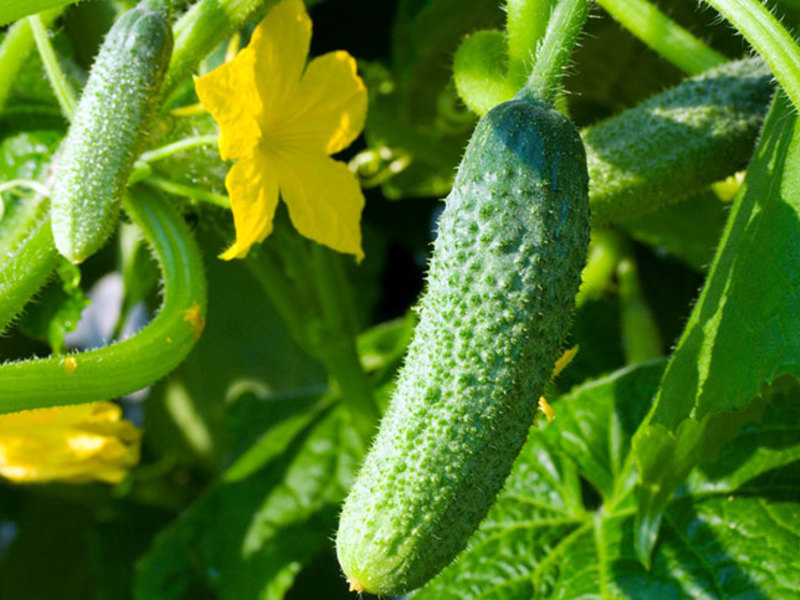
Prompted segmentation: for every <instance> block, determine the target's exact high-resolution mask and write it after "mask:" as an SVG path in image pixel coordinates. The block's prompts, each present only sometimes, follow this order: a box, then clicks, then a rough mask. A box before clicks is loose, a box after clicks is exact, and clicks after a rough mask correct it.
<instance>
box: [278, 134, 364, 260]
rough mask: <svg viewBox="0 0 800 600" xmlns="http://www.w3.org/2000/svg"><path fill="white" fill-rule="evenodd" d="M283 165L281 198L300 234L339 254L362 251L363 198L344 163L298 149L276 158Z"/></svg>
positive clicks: (357, 253) (281, 167) (290, 150)
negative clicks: (361, 222)
mask: <svg viewBox="0 0 800 600" xmlns="http://www.w3.org/2000/svg"><path fill="white" fill-rule="evenodd" d="M276 158H278V160H279V161H280V163H279V169H280V174H281V180H280V185H281V195H282V196H283V201H284V202H286V205H287V206H288V208H289V216H290V217H291V219H292V223H293V224H294V226H295V227H296V228H297V230H298V231H299V232H300V233H301V234H303V235H304V236H306V237H307V238H310V239H312V240H314V241H315V242H319V243H320V244H324V245H325V246H328V247H330V248H333V249H334V250H337V251H339V252H346V253H348V254H354V255H355V256H356V257H357V258H358V259H359V260H360V259H362V258H363V257H364V252H363V251H362V250H361V226H360V221H361V211H362V210H363V208H364V195H363V194H362V193H361V187H360V186H359V184H358V181H357V180H356V178H355V176H354V175H353V174H352V173H351V172H350V169H348V168H347V165H345V164H344V163H341V162H338V161H335V160H333V159H332V158H329V157H327V156H325V155H324V154H322V153H321V152H320V153H314V152H307V151H304V150H301V149H298V148H291V149H287V150H285V151H283V152H280V153H279V154H277V155H276Z"/></svg>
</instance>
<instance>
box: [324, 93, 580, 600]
mask: <svg viewBox="0 0 800 600" xmlns="http://www.w3.org/2000/svg"><path fill="white" fill-rule="evenodd" d="M588 240H589V206H588V179H587V172H586V160H585V154H584V148H583V144H582V143H581V139H580V136H579V135H578V132H577V131H576V130H575V128H574V127H573V125H572V123H570V122H569V120H567V119H566V118H565V117H564V116H562V115H561V114H560V113H558V112H556V111H555V110H553V109H551V108H549V107H547V106H545V105H543V104H538V103H532V102H528V101H523V100H512V101H510V102H505V103H503V104H500V105H499V106H497V107H495V108H494V109H492V110H491V111H490V112H488V113H487V114H486V115H485V116H484V117H483V118H482V119H481V120H480V122H479V124H478V126H477V128H476V129H475V132H474V134H473V136H472V139H471V140H470V143H469V146H468V147H467V151H466V154H465V155H464V158H463V160H462V163H461V166H460V167H459V170H458V174H457V175H456V179H455V183H454V186H453V189H452V191H451V193H450V195H449V196H448V197H447V199H446V207H445V210H444V212H443V214H442V216H441V219H440V221H439V233H438V237H437V239H436V242H435V245H434V250H433V256H432V259H431V262H430V268H429V273H428V288H427V291H426V293H425V295H424V297H423V298H422V300H421V301H420V306H419V313H420V321H419V324H418V326H417V329H416V330H415V335H414V339H413V341H412V343H411V346H410V348H409V352H408V355H407V357H406V362H405V365H404V367H403V369H402V370H401V373H400V376H399V380H398V384H397V388H396V391H395V393H394V396H393V398H392V401H391V403H390V406H389V409H388V411H387V413H386V416H385V417H384V419H383V421H382V423H381V427H380V430H379V432H378V433H377V435H376V438H375V441H374V443H373V446H372V448H371V449H370V451H369V453H368V455H367V457H366V459H365V463H364V465H363V466H362V468H361V472H360V473H359V476H358V478H357V480H356V482H355V485H354V486H353V488H352V490H351V492H350V495H349V496H348V498H347V500H346V502H345V505H344V509H343V513H342V516H341V520H340V526H339V533H338V536H337V551H338V555H339V562H340V564H341V566H342V569H343V571H344V573H345V575H346V576H347V577H348V579H349V581H350V582H351V584H352V585H353V587H355V588H356V589H358V588H363V589H364V590H366V591H369V592H372V593H375V594H381V595H394V594H401V593H404V592H406V591H409V590H411V589H414V588H416V587H419V586H421V585H422V584H424V583H425V582H426V581H428V580H429V579H430V578H431V577H433V576H434V575H436V573H438V572H439V571H440V570H441V569H442V568H444V567H445V566H446V565H447V564H448V563H449V562H450V561H451V560H452V559H453V558H454V557H455V556H456V555H457V554H458V553H459V552H460V551H461V550H462V549H463V548H464V546H465V544H466V542H467V540H468V538H469V537H470V535H471V534H472V532H473V531H474V530H475V529H476V528H477V526H478V524H479V522H480V521H481V519H482V518H483V517H484V516H485V514H486V512H487V510H488V509H489V507H490V506H491V504H492V502H493V501H494V499H495V497H496V495H497V493H498V491H499V490H500V488H501V487H502V485H503V482H504V480H505V479H506V476H507V475H508V473H509V471H510V469H511V466H512V463H513V462H514V459H515V458H516V456H517V454H518V453H519V451H520V449H521V448H522V446H523V444H524V442H525V439H526V437H527V433H528V429H529V427H530V425H531V423H532V421H533V418H534V416H535V413H536V407H537V400H538V398H539V396H540V395H541V392H542V388H543V386H544V384H545V382H546V381H547V380H548V377H549V374H550V372H551V371H552V368H553V365H554V363H555V360H556V358H557V355H558V352H559V350H560V348H561V345H562V343H563V341H564V337H565V335H566V333H567V331H568V328H569V325H570V320H571V313H572V309H573V305H574V298H575V294H576V293H577V291H578V286H579V283H580V272H581V269H582V267H583V265H584V263H585V260H586V249H587V244H588Z"/></svg>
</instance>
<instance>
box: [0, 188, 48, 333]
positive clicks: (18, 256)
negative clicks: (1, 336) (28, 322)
mask: <svg viewBox="0 0 800 600" xmlns="http://www.w3.org/2000/svg"><path fill="white" fill-rule="evenodd" d="M49 208H50V201H49V200H48V199H46V198H44V197H41V196H38V197H34V198H31V199H30V200H28V201H26V202H25V203H24V204H23V205H22V207H21V208H20V209H19V214H17V215H16V216H15V218H14V220H13V223H4V226H3V234H2V236H0V257H2V261H0V332H2V331H3V330H4V329H5V328H6V326H7V325H8V324H9V323H10V322H11V320H12V319H13V318H14V317H15V316H16V315H18V314H19V312H20V311H21V310H22V309H23V307H24V306H25V305H26V304H27V303H28V300H30V299H31V297H32V296H33V295H34V294H35V293H36V292H37V291H38V290H39V288H41V287H42V286H43V285H44V284H45V282H46V281H47V279H48V278H49V277H50V275H51V274H52V272H53V270H54V269H55V268H56V265H58V260H59V254H58V252H57V251H56V248H55V245H54V242H53V233H52V231H51V228H50V214H49V212H50V211H49Z"/></svg>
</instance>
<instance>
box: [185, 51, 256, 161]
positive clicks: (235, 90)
mask: <svg viewBox="0 0 800 600" xmlns="http://www.w3.org/2000/svg"><path fill="white" fill-rule="evenodd" d="M255 60H256V53H255V51H253V50H252V49H250V48H245V49H244V50H242V51H241V52H239V54H237V55H236V58H234V59H233V60H232V61H231V62H228V63H225V64H223V65H221V66H219V67H218V68H216V69H214V70H213V71H211V72H210V73H208V74H206V75H203V76H202V77H197V78H196V79H195V80H194V88H195V91H196V92H197V97H198V98H199V99H200V102H201V103H202V104H203V106H205V107H206V110H208V112H210V113H211V115H212V116H213V117H214V120H215V121H216V122H217V123H218V124H219V129H220V138H219V154H220V156H221V157H222V160H228V159H231V158H239V157H242V156H246V155H247V154H249V153H251V152H252V151H253V149H254V148H255V147H256V145H257V144H258V142H259V140H260V139H261V131H260V130H259V128H258V121H257V120H256V119H257V116H258V115H260V114H261V112H262V110H263V104H262V102H261V99H260V98H259V96H258V93H257V89H256V84H255V73H256V71H255Z"/></svg>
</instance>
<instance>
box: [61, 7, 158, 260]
mask: <svg viewBox="0 0 800 600" xmlns="http://www.w3.org/2000/svg"><path fill="white" fill-rule="evenodd" d="M171 52H172V29H171V28H170V25H169V22H168V20H167V16H166V15H165V14H164V13H163V12H162V11H161V10H159V9H156V8H151V7H150V5H149V4H147V3H146V2H144V3H142V4H140V5H139V6H137V7H136V8H134V9H132V10H129V11H128V12H126V13H125V14H124V15H123V16H122V17H120V19H119V20H118V21H117V22H116V23H115V24H114V26H113V27H112V28H111V30H110V31H109V33H108V35H107V36H106V39H105V40H104V42H103V45H102V47H101V48H100V52H99V54H98V56H97V60H96V61H95V64H94V66H93V67H92V71H91V74H90V75H89V80H88V82H87V83H86V87H85V88H84V90H83V94H82V95H81V99H80V102H79V103H78V106H77V108H76V110H75V116H74V119H73V121H72V124H71V125H70V128H69V131H68V132H67V136H66V138H65V139H64V142H63V143H62V145H61V148H60V150H59V157H58V159H57V161H58V162H57V166H56V175H55V181H54V184H53V194H52V208H51V211H52V227H53V238H54V240H55V244H56V248H58V251H59V252H60V253H61V254H62V255H63V256H65V257H66V258H67V259H68V260H70V261H71V262H73V263H80V262H82V261H83V260H85V259H86V258H87V257H89V256H90V255H92V254H93V253H94V252H96V251H97V250H98V249H99V248H100V247H101V246H102V245H103V244H104V243H105V241H106V239H108V236H109V235H111V233H112V231H113V229H114V226H115V224H116V219H117V214H118V213H119V207H120V203H121V201H122V193H123V192H124V190H125V186H126V184H127V181H128V176H129V175H130V173H131V169H132V168H133V163H134V160H135V159H136V156H137V155H138V153H139V151H140V150H141V146H142V144H143V143H144V142H145V141H146V137H147V129H146V127H147V123H148V121H149V118H150V116H151V115H152V113H153V111H154V110H155V108H156V104H157V102H158V97H159V91H160V89H161V82H162V80H163V78H164V73H165V72H166V69H167V66H168V65H169V58H170V54H171Z"/></svg>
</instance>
